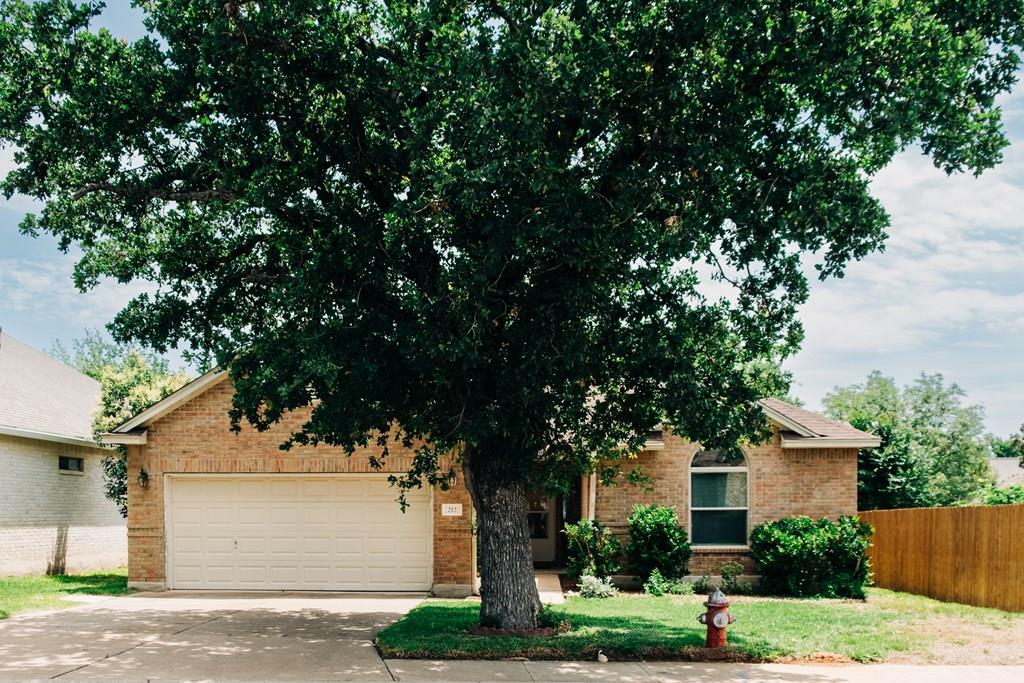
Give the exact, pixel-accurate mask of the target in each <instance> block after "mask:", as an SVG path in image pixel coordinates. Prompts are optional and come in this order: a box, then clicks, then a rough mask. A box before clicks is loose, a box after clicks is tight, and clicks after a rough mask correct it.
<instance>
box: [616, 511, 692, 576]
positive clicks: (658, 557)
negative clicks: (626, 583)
mask: <svg viewBox="0 0 1024 683" xmlns="http://www.w3.org/2000/svg"><path fill="white" fill-rule="evenodd" d="M626 555H627V556H628V557H629V568H630V569H631V570H632V571H633V573H634V574H636V575H637V576H638V577H640V580H641V581H647V579H648V577H650V575H651V573H652V572H653V571H654V570H655V569H657V570H658V571H659V572H661V575H662V576H663V577H665V578H667V579H675V578H678V577H680V576H684V575H685V574H686V565H687V563H688V562H689V561H690V555H691V551H690V542H689V541H688V540H687V539H686V531H685V530H683V529H682V527H680V526H679V519H678V517H677V516H676V509H675V508H673V507H665V506H663V505H634V506H633V511H632V513H630V515H629V543H628V544H627V545H626Z"/></svg>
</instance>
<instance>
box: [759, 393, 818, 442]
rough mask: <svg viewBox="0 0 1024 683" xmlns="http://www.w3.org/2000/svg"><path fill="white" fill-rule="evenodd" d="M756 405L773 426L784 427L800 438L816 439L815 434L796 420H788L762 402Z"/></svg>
mask: <svg viewBox="0 0 1024 683" xmlns="http://www.w3.org/2000/svg"><path fill="white" fill-rule="evenodd" d="M758 404H759V405H760V406H761V410H763V411H764V413H765V416H767V417H768V419H769V420H771V421H772V422H774V423H775V424H777V425H779V426H780V427H785V428H786V429H788V430H789V431H791V432H796V433H797V434H799V435H800V436H805V437H816V436H818V434H816V433H815V432H813V431H811V430H810V429H808V428H807V427H805V426H804V425H802V424H800V423H799V422H797V421H796V420H793V419H791V418H789V417H788V416H786V415H783V414H782V413H780V412H779V411H777V410H775V409H774V408H772V407H771V406H769V405H767V404H766V403H765V402H764V401H759V402H758Z"/></svg>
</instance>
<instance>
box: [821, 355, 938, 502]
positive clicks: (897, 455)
mask: <svg viewBox="0 0 1024 683" xmlns="http://www.w3.org/2000/svg"><path fill="white" fill-rule="evenodd" d="M824 403H825V411H826V413H828V415H829V416H831V417H833V418H836V419H839V420H845V421H847V422H849V423H850V424H852V425H853V426H854V427H856V428H857V429H861V430H863V431H866V432H870V433H872V434H875V435H877V436H878V437H879V438H880V439H881V441H882V444H881V446H880V447H879V448H865V449H863V450H861V451H860V453H859V454H858V456H857V508H858V509H859V510H878V509H892V508H903V507H918V506H922V505H927V504H928V501H927V498H926V496H925V485H926V481H925V469H924V467H922V466H921V464H920V463H919V462H918V460H917V458H916V456H915V453H914V449H913V446H912V439H911V435H910V432H909V430H907V429H906V428H905V427H904V425H903V424H902V419H901V414H902V412H903V401H902V398H901V396H900V390H899V388H898V387H897V386H896V382H895V381H893V380H892V379H891V378H889V377H885V376H883V375H882V374H881V373H880V372H878V371H875V372H872V373H871V374H870V375H868V378H867V381H866V382H865V383H864V384H854V385H851V386H849V387H843V388H837V389H835V390H834V391H833V392H832V393H830V394H828V395H827V396H826V397H825V400H824Z"/></svg>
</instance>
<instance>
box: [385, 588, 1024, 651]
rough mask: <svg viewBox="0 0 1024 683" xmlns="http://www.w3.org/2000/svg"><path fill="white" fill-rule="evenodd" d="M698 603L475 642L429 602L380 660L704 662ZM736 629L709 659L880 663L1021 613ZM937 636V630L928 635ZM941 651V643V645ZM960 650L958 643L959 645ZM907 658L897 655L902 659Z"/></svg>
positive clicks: (644, 607) (623, 608)
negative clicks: (600, 657) (603, 657)
mask: <svg viewBox="0 0 1024 683" xmlns="http://www.w3.org/2000/svg"><path fill="white" fill-rule="evenodd" d="M704 599H705V598H704V597H703V596H663V597H659V598H655V597H650V596H646V595H632V594H629V595H619V596H617V597H615V598H611V599H606V600H594V599H589V600H588V599H584V598H579V597H572V598H569V599H568V600H567V601H566V603H565V604H564V605H558V606H552V607H551V608H550V614H551V616H552V618H553V619H555V620H558V621H563V620H564V621H568V622H569V623H570V624H571V629H570V630H569V631H568V632H565V633H561V634H557V635H554V636H550V637H541V638H518V637H510V636H473V635H470V634H468V633H467V632H466V630H467V629H468V628H469V627H470V626H472V625H473V624H474V623H475V622H476V619H477V611H478V609H479V605H478V603H476V602H473V601H463V600H430V601H427V602H426V603H424V604H423V605H421V606H419V607H417V608H416V609H414V610H413V611H411V612H410V613H409V614H408V615H407V616H406V617H405V618H403V619H402V620H400V621H398V622H397V623H395V624H394V625H392V626H390V627H389V628H387V629H385V630H384V631H382V632H381V633H379V634H378V636H377V646H378V647H379V648H380V650H381V653H382V654H384V655H385V656H388V657H407V658H477V659H502V658H508V657H529V658H531V659H585V660H586V659H593V658H594V657H595V656H596V654H597V651H598V649H601V650H603V651H604V652H605V654H607V655H608V656H609V657H611V658H612V659H619V660H624V659H641V658H644V659H707V658H708V657H709V652H708V651H707V650H704V649H703V648H702V646H703V643H704V627H703V626H701V625H700V624H698V623H697V615H698V614H700V613H701V612H702V611H703V606H702V605H701V602H702V601H703V600H704ZM731 612H732V613H733V614H734V615H735V616H736V617H737V622H736V623H735V624H733V625H732V626H731V627H730V628H729V642H730V644H731V646H732V647H730V648H729V650H727V651H725V652H717V653H710V654H713V655H717V656H719V657H725V658H729V659H735V660H749V661H772V660H780V659H849V660H855V661H861V662H869V661H882V660H884V659H886V658H888V657H890V656H893V655H896V654H899V653H905V654H909V655H911V656H912V655H914V654H915V653H921V655H922V657H924V653H925V652H926V651H928V650H929V649H930V648H932V647H934V646H935V645H936V642H935V637H936V633H935V632H933V630H931V629H930V628H929V624H931V623H933V621H934V622H935V623H936V624H937V623H938V620H941V622H942V629H941V630H942V631H943V632H946V631H948V630H949V625H950V623H951V622H952V623H958V622H960V621H963V623H964V626H965V629H966V628H967V627H969V626H970V625H973V627H972V628H977V625H978V624H981V625H984V626H988V627H991V628H992V629H994V630H997V631H998V630H999V629H1009V630H1010V631H1011V632H1016V631H1018V630H1020V629H1021V628H1024V615H1014V614H1009V613H1006V612H1000V611H998V610H987V609H980V608H976V607H968V606H965V605H951V604H948V603H941V602H938V601H935V600H930V599H928V598H922V597H919V596H913V595H906V594H902V593H893V592H891V591H885V590H880V589H873V590H871V591H870V594H869V597H868V600H867V601H864V602H861V601H843V600H792V599H780V598H743V597H739V598H736V599H735V600H734V601H733V606H732V607H731ZM937 630H939V629H936V631H937ZM940 644H941V643H940ZM958 644H963V643H958ZM904 659H905V657H904Z"/></svg>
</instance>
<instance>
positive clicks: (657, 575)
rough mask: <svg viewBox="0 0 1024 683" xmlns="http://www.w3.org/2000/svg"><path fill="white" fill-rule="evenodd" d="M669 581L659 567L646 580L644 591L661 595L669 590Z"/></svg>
mask: <svg viewBox="0 0 1024 683" xmlns="http://www.w3.org/2000/svg"><path fill="white" fill-rule="evenodd" d="M668 586H669V582H668V579H666V578H665V577H664V576H662V575H661V572H660V571H659V570H657V569H655V570H654V571H652V572H651V575H650V576H648V577H647V580H646V581H644V593H647V594H648V595H654V596H661V595H664V594H665V593H667V592H668Z"/></svg>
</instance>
